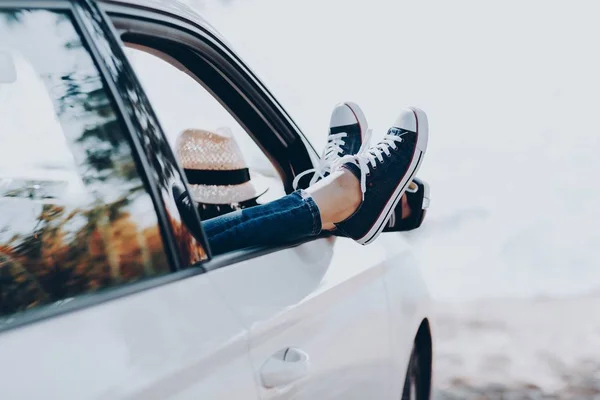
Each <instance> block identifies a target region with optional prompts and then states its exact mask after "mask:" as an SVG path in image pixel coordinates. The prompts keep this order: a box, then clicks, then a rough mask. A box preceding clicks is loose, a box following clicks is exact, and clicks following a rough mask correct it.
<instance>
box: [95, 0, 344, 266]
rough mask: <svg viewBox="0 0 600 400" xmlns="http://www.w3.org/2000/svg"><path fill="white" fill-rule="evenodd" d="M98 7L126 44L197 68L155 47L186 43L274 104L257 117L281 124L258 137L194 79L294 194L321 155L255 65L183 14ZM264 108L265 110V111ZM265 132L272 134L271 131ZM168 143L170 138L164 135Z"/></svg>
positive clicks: (260, 249) (238, 85) (226, 257)
mask: <svg viewBox="0 0 600 400" xmlns="http://www.w3.org/2000/svg"><path fill="white" fill-rule="evenodd" d="M100 8H101V9H102V11H103V12H104V13H106V15H107V17H108V18H109V19H110V20H111V22H112V26H113V27H115V29H116V31H118V34H119V36H118V37H119V40H121V42H122V43H123V46H125V43H131V44H135V45H141V46H144V47H147V48H151V49H153V50H157V51H159V52H161V53H165V54H166V55H168V56H169V57H172V58H174V59H175V60H176V61H177V62H178V63H180V64H182V65H183V66H184V67H185V68H186V69H188V70H190V71H191V72H192V73H193V70H194V68H193V67H190V65H189V63H186V62H185V61H182V60H181V59H180V58H179V57H177V55H173V54H171V53H170V52H169V51H165V48H164V47H161V46H160V45H159V46H156V44H157V41H163V42H169V43H171V44H176V45H178V46H184V47H187V48H188V50H189V51H192V52H195V53H196V56H197V57H198V59H203V60H204V62H207V63H208V64H210V66H211V67H212V68H213V69H214V70H215V71H216V72H217V73H220V74H222V76H224V77H225V79H226V80H227V81H228V82H229V84H230V86H231V88H232V89H234V90H239V91H240V92H241V93H240V95H241V96H242V97H243V98H244V99H245V101H246V102H247V103H248V105H250V106H253V103H252V101H253V100H256V99H257V97H256V96H258V97H259V98H260V101H262V102H265V103H268V104H266V105H267V106H270V107H265V104H263V105H262V107H260V110H255V113H256V115H255V117H257V118H262V119H265V120H269V121H267V122H273V120H277V121H278V123H279V124H270V125H269V123H267V124H266V126H269V130H268V132H267V131H265V130H260V131H259V132H260V134H261V135H260V136H259V135H256V134H255V131H253V130H252V129H248V127H247V125H246V124H245V121H244V120H241V119H239V118H238V116H236V113H235V112H234V110H232V109H231V108H230V107H229V105H227V104H224V102H223V100H222V99H221V98H220V97H219V96H217V95H215V94H214V92H213V91H212V89H211V88H210V86H209V85H208V84H206V83H204V82H202V80H201V79H200V78H199V77H197V79H195V80H196V81H198V82H199V83H198V84H199V85H202V86H203V87H204V88H205V89H207V90H208V91H209V92H210V93H211V94H213V95H214V96H215V99H216V100H217V101H219V102H220V103H221V104H222V105H223V106H224V107H225V108H226V109H227V110H228V111H230V112H231V113H232V115H233V116H234V117H235V118H236V120H238V122H239V123H240V125H242V126H243V127H244V128H245V129H246V131H247V132H249V134H250V136H252V137H253V139H254V141H255V142H256V144H257V145H258V146H259V147H260V148H261V150H262V151H263V152H264V153H265V155H266V156H267V157H268V158H269V159H270V160H271V162H272V163H273V165H274V167H275V168H276V169H277V171H278V172H279V173H280V176H281V178H282V180H283V183H284V187H285V190H286V193H291V192H292V191H293V188H292V181H293V179H294V177H295V175H296V174H298V173H300V172H302V171H304V170H306V169H308V168H312V167H314V160H316V159H318V158H319V156H318V155H317V153H316V151H315V150H314V148H313V147H312V145H311V144H310V142H309V141H308V140H307V139H306V138H305V137H304V135H303V134H302V133H301V131H300V129H299V128H298V126H297V125H296V124H295V123H293V121H292V120H291V118H290V117H289V115H288V114H287V113H285V111H283V108H282V107H281V105H280V104H279V103H278V102H277V100H276V99H275V98H274V97H273V95H272V94H271V93H270V92H268V90H267V89H266V87H265V86H264V85H263V84H262V83H261V82H260V81H259V80H258V78H256V76H255V75H254V74H253V73H252V72H251V70H250V69H249V68H248V67H246V65H245V64H244V63H243V62H242V61H241V60H240V59H239V57H238V56H237V55H235V53H234V52H233V51H232V50H231V49H230V48H229V46H228V45H227V44H225V43H224V42H223V41H221V40H220V39H219V38H218V37H216V36H215V35H214V34H213V33H212V30H211V29H210V28H208V27H203V26H201V25H197V24H195V23H192V22H191V21H189V20H187V19H185V18H183V17H179V16H176V15H171V14H169V13H166V12H165V13H163V12H160V11H158V10H154V9H149V8H147V7H144V6H142V5H138V4H127V5H124V4H122V3H119V2H113V1H110V0H108V1H106V0H105V1H102V2H101V3H100ZM115 36H116V35H115ZM151 41H154V43H150V42H151ZM200 52H202V53H200ZM244 89H245V90H249V91H252V92H253V93H252V94H248V92H244V91H243V90H244ZM257 108H258V107H257ZM265 108H267V109H266V110H265ZM268 108H270V109H268ZM263 114H264V115H263ZM282 125H284V126H285V128H281V126H282ZM281 129H283V132H285V134H284V135H281ZM267 133H268V134H269V135H270V137H269V136H267ZM269 139H270V140H272V141H273V142H274V141H275V140H278V141H280V142H282V143H284V144H285V145H286V146H287V147H288V153H287V154H289V155H295V156H296V157H297V158H294V157H288V158H283V159H281V158H280V159H277V157H276V156H277V154H272V153H270V152H269V149H268V148H266V147H267V146H265V145H264V142H265V141H268V140H269ZM165 143H167V141H166V139H165ZM299 152H300V153H302V154H300V157H298V153H299ZM285 163H288V164H289V165H290V168H289V169H288V170H287V171H286V169H285V166H284V165H281V164H285ZM330 236H332V234H331V233H329V232H323V233H322V234H321V235H318V236H316V237H309V238H303V239H300V240H295V241H291V242H289V243H282V244H277V245H265V246H255V247H249V248H243V249H239V250H236V251H233V252H230V253H227V254H223V255H217V256H215V257H213V258H212V259H210V260H208V261H206V262H202V263H200V265H202V267H203V269H204V270H205V271H207V272H208V271H212V270H215V269H218V268H222V267H226V266H228V265H231V264H235V263H237V262H240V261H244V260H248V259H252V258H256V257H259V256H262V255H266V254H269V253H273V252H276V251H280V250H284V249H288V248H291V247H296V246H299V245H301V244H304V243H306V242H310V241H313V240H316V239H320V238H325V237H330Z"/></svg>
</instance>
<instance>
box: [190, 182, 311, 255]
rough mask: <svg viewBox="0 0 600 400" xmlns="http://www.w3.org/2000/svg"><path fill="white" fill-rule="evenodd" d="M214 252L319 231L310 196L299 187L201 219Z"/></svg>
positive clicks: (282, 240) (290, 238)
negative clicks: (246, 206) (271, 198)
mask: <svg viewBox="0 0 600 400" xmlns="http://www.w3.org/2000/svg"><path fill="white" fill-rule="evenodd" d="M202 227H203V228H204V232H205V233H206V236H207V238H208V243H209V245H210V248H211V250H212V253H213V255H217V254H223V253H227V252H229V251H232V250H237V249H241V248H244V247H250V246H265V245H276V244H281V243H286V242H291V241H294V240H298V239H302V238H304V237H309V236H316V235H318V234H320V233H321V227H322V226H321V214H320V213H319V207H318V206H317V203H315V201H314V200H313V198H312V197H311V196H310V195H309V194H307V193H306V192H304V191H303V190H298V191H296V192H294V193H292V194H289V195H287V196H285V197H282V198H281V199H278V200H275V201H272V202H270V203H267V204H263V205H260V206H256V207H251V208H246V209H243V210H240V211H236V212H232V213H229V214H225V215H222V216H219V217H216V218H212V219H209V220H207V221H203V222H202Z"/></svg>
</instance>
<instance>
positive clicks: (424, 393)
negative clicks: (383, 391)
mask: <svg viewBox="0 0 600 400" xmlns="http://www.w3.org/2000/svg"><path fill="white" fill-rule="evenodd" d="M422 361H423V360H422V357H421V356H420V352H419V350H418V348H417V347H416V346H414V347H413V350H412V353H411V355H410V362H409V363H408V369H407V371H406V378H404V389H403V390H402V400H429V392H430V388H429V381H428V380H427V378H426V377H425V376H424V374H423V369H422V365H421V362H422Z"/></svg>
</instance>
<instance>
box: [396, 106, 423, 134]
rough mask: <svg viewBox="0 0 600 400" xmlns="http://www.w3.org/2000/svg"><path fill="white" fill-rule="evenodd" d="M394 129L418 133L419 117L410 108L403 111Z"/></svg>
mask: <svg viewBox="0 0 600 400" xmlns="http://www.w3.org/2000/svg"><path fill="white" fill-rule="evenodd" d="M394 127H396V128H400V129H405V130H407V131H411V132H416V131H417V116H416V115H415V113H414V111H413V110H412V109H410V108H405V109H403V110H402V111H401V112H400V114H399V115H398V118H396V122H394Z"/></svg>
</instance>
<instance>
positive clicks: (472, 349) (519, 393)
mask: <svg viewBox="0 0 600 400" xmlns="http://www.w3.org/2000/svg"><path fill="white" fill-rule="evenodd" d="M436 316H437V320H436V325H435V328H436V336H437V338H436V349H435V351H436V353H435V367H434V374H435V375H434V379H435V387H436V389H435V392H434V399H440V400H441V399H600V296H593V297H580V298H573V299H562V300H559V299H538V300H483V301H476V302H475V301H471V302H465V303H437V305H436Z"/></svg>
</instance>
